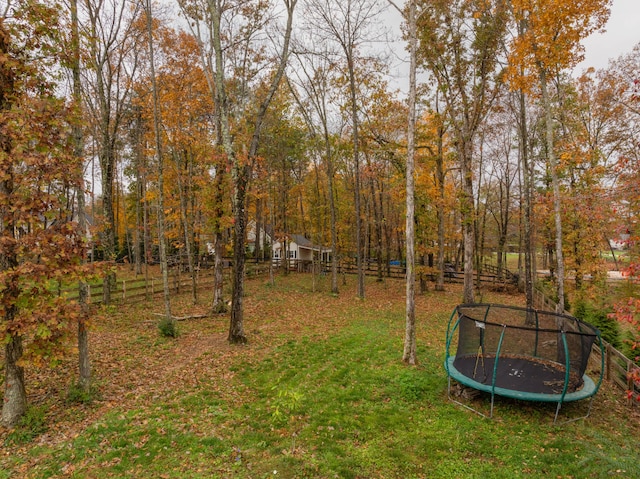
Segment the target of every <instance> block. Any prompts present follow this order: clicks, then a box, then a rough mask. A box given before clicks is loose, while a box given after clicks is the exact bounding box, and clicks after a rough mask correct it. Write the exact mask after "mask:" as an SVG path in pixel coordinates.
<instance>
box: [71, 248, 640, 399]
mask: <svg viewBox="0 0 640 479" xmlns="http://www.w3.org/2000/svg"><path fill="white" fill-rule="evenodd" d="M225 264H226V268H225V274H227V275H228V274H230V273H231V262H230V261H227V262H225ZM307 266H308V265H304V264H302V262H299V261H293V262H290V269H291V270H294V271H306V270H307V269H308V268H307ZM364 266H365V268H364V270H365V274H366V275H369V276H374V275H378V274H379V273H378V265H377V264H376V263H374V262H368V263H365V265H364ZM270 267H273V268H274V269H275V268H277V267H278V265H277V264H275V265H270V264H269V262H262V263H254V262H252V261H248V262H247V263H246V270H245V271H246V276H247V277H248V278H250V277H256V276H262V275H265V274H267V273H268V272H269V268H270ZM485 267H486V265H485ZM329 269H330V265H328V264H316V271H318V270H319V271H320V272H321V273H323V274H326V273H327V272H328V271H329ZM487 270H488V271H489V273H486V274H485V273H483V274H480V275H477V274H476V275H475V277H476V278H478V277H479V278H480V281H481V282H482V283H496V282H498V281H502V282H504V281H507V282H510V281H513V280H514V279H517V277H516V276H515V275H513V274H509V273H506V274H503V276H502V277H500V276H498V275H497V272H494V271H492V270H491V269H490V268H487ZM504 271H505V272H506V271H507V270H504ZM338 272H339V274H356V273H357V266H356V263H355V261H341V262H340V263H339V265H338ZM196 274H197V277H196V284H197V287H198V289H202V288H204V287H206V286H213V270H212V269H203V270H199V271H197V272H196ZM382 275H383V276H384V277H391V278H400V279H402V278H404V277H405V275H406V269H405V267H404V266H401V265H383V271H382ZM430 279H431V280H434V278H430ZM445 281H446V282H449V283H462V282H463V281H464V274H463V273H462V272H459V271H447V272H446V273H445ZM169 284H170V287H171V292H172V293H180V292H183V291H189V290H190V289H191V287H192V281H191V276H190V275H189V273H185V272H180V268H174V269H173V270H172V271H171V272H170V279H169ZM162 293H163V286H162V278H149V279H148V280H146V279H145V278H140V279H120V280H118V281H117V282H116V287H115V288H114V289H113V290H112V293H111V294H112V300H113V302H114V303H120V302H125V301H142V300H149V299H152V298H153V297H155V296H156V295H161V294H162ZM66 294H67V295H68V297H69V298H71V299H77V290H74V291H71V290H69V291H66ZM89 299H90V302H91V303H93V304H99V303H101V302H102V282H97V283H93V284H91V285H90V287H89ZM533 300H534V307H535V308H537V309H541V310H546V311H556V307H557V305H556V303H555V302H554V301H553V300H551V299H549V298H548V297H547V296H546V295H545V294H544V293H543V292H542V291H540V290H538V289H535V290H534V295H533ZM603 343H604V347H605V371H604V377H605V379H607V380H609V381H612V382H613V383H614V384H616V385H618V386H619V387H620V388H622V389H624V390H626V391H631V392H633V395H634V396H636V395H639V394H640V386H639V385H638V384H635V383H634V381H633V380H632V379H631V373H632V372H633V371H634V370H637V368H638V366H636V364H635V363H634V362H633V361H632V360H631V359H629V358H627V357H626V356H625V355H624V354H622V353H621V352H620V351H618V350H617V349H616V348H614V347H613V346H612V345H611V344H609V343H607V342H606V341H603ZM593 351H594V353H595V355H596V358H597V359H598V363H599V364H600V348H599V347H594V349H593ZM630 403H631V404H635V403H636V401H633V400H630Z"/></svg>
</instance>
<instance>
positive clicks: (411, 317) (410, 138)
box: [402, 0, 418, 364]
mask: <svg viewBox="0 0 640 479" xmlns="http://www.w3.org/2000/svg"><path fill="white" fill-rule="evenodd" d="M407 24H408V29H409V55H410V60H409V98H408V100H409V118H408V127H407V185H406V187H407V188H406V194H407V198H406V201H407V221H406V235H405V236H406V242H407V243H406V254H407V277H406V281H407V283H406V313H405V335H404V352H403V354H402V360H403V361H404V362H406V363H409V364H416V305H415V288H416V273H415V250H414V248H415V198H414V197H415V178H414V170H415V164H414V155H415V128H416V52H417V43H418V39H417V35H418V34H417V26H416V2H415V1H414V0H410V2H409V18H408V19H407Z"/></svg>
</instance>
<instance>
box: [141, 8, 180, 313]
mask: <svg viewBox="0 0 640 479" xmlns="http://www.w3.org/2000/svg"><path fill="white" fill-rule="evenodd" d="M146 13H147V34H148V40H149V67H150V69H151V88H152V92H153V126H154V133H155V140H156V154H157V155H158V245H159V249H160V267H161V269H162V290H163V299H164V314H165V317H166V320H167V321H169V322H173V321H174V320H173V316H172V315H171V296H170V291H169V271H168V265H167V243H166V241H167V239H166V235H165V217H164V159H163V156H162V155H163V152H162V132H161V131H160V104H159V102H158V87H157V84H156V71H155V64H154V61H155V58H154V53H153V50H154V49H153V28H152V11H151V0H147V1H146Z"/></svg>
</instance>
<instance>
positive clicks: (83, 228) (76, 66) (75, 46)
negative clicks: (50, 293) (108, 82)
mask: <svg viewBox="0 0 640 479" xmlns="http://www.w3.org/2000/svg"><path fill="white" fill-rule="evenodd" d="M70 7H71V29H72V30H71V35H72V38H71V43H72V45H71V47H72V50H73V65H72V68H71V70H72V77H73V78H72V80H73V100H74V102H75V106H76V108H77V109H78V110H79V109H80V108H81V104H82V90H81V84H80V35H79V28H78V2H77V0H71V4H70ZM73 140H74V156H75V157H76V159H77V161H78V162H80V163H82V161H83V157H82V152H83V144H82V143H83V139H82V127H81V125H80V124H78V123H76V124H74V125H73ZM80 171H81V172H82V171H83V169H82V168H81V169H80ZM76 196H77V198H78V230H79V233H80V236H81V237H82V238H85V237H86V234H87V217H86V212H85V201H84V178H82V177H81V181H80V184H79V186H78V187H77V188H76ZM83 248H85V250H84V251H83V252H82V262H83V263H86V245H83ZM88 296H89V286H88V285H87V283H86V282H85V281H82V280H80V281H79V282H78V303H80V317H79V318H78V374H79V376H78V384H79V385H80V387H81V388H82V389H83V390H84V391H89V389H90V388H91V363H90V361H89V332H88V330H87V323H86V321H87V318H88V316H89V311H88V309H89V307H88V304H87V301H88Z"/></svg>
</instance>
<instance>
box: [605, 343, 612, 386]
mask: <svg viewBox="0 0 640 479" xmlns="http://www.w3.org/2000/svg"><path fill="white" fill-rule="evenodd" d="M605 351H606V359H605V362H604V371H605V379H606V380H607V381H608V380H609V379H611V345H610V344H609V343H607V347H606V349H605Z"/></svg>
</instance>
